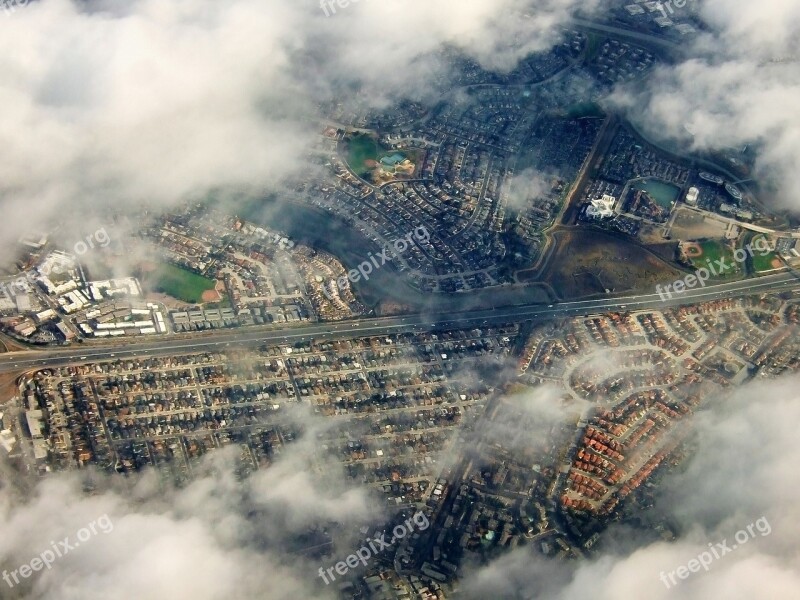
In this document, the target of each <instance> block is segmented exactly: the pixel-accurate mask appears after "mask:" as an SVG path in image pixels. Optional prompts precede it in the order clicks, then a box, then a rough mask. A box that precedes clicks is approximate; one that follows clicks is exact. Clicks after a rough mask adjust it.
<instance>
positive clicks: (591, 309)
mask: <svg viewBox="0 0 800 600" xmlns="http://www.w3.org/2000/svg"><path fill="white" fill-rule="evenodd" d="M664 283H665V284H668V283H670V282H664ZM662 288H663V285H662ZM792 289H800V279H799V278H798V277H797V276H796V275H793V274H792V273H790V272H781V273H776V274H774V275H767V276H764V277H759V278H755V279H747V280H744V281H737V282H732V283H724V284H717V285H707V286H706V287H705V288H696V289H692V290H687V291H686V292H684V293H682V294H675V293H673V297H672V298H671V299H670V298H667V299H666V300H663V299H662V298H661V297H660V296H659V295H658V294H657V293H653V294H637V295H633V296H615V297H610V298H602V299H597V300H579V301H574V302H561V303H558V304H551V305H549V306H548V305H543V304H527V305H520V306H508V307H500V308H495V309H490V310H479V311H470V312H453V313H448V314H428V315H426V314H418V315H409V316H399V317H380V318H371V319H359V320H357V321H342V322H336V323H306V324H302V325H294V326H290V327H284V328H280V329H277V328H270V329H258V330H254V329H252V328H248V329H239V330H236V329H228V330H224V331H220V332H216V333H213V334H210V335H203V336H202V337H197V338H195V339H192V338H189V339H174V338H170V337H162V338H160V339H159V340H147V341H142V342H135V343H130V342H127V343H125V345H124V346H123V345H117V346H98V345H93V344H92V345H89V344H87V345H82V346H78V345H75V346H70V347H68V348H48V349H46V350H25V351H21V352H9V353H6V354H3V355H0V373H8V372H21V371H25V370H28V369H33V368H41V367H47V366H50V367H53V366H61V365H65V364H70V363H75V362H90V361H97V360H108V359H110V358H130V357H134V356H165V355H170V354H185V353H190V352H202V351H220V350H224V349H225V348H227V347H230V346H238V347H241V346H251V347H252V346H259V345H262V344H285V343H294V342H302V341H308V340H310V339H317V340H326V339H330V340H334V339H342V338H352V337H357V336H375V335H387V334H392V333H405V332H422V331H433V330H436V329H440V328H444V327H474V326H478V327H479V326H481V325H499V324H502V323H513V322H520V321H526V320H535V321H547V320H552V319H558V318H564V317H574V316H578V315H594V314H603V313H607V312H615V311H629V310H654V309H655V310H658V309H664V308H668V307H672V306H679V305H682V304H696V303H698V302H707V301H711V300H718V299H722V298H729V297H734V296H741V295H744V294H751V293H766V292H773V293H775V292H782V291H789V290H792Z"/></svg>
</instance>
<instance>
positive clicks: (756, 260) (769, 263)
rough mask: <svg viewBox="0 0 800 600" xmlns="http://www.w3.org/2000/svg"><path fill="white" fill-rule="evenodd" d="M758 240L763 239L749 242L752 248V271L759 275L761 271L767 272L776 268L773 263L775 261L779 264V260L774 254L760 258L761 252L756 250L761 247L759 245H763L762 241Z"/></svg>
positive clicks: (756, 238)
mask: <svg viewBox="0 0 800 600" xmlns="http://www.w3.org/2000/svg"><path fill="white" fill-rule="evenodd" d="M759 240H763V238H759V237H755V238H753V240H752V241H751V242H750V245H751V246H752V247H753V248H754V252H753V270H754V271H755V272H756V273H760V272H761V271H769V270H770V269H774V268H775V267H776V265H774V264H773V261H775V260H777V261H778V262H780V259H779V258H778V255H777V254H775V253H774V252H769V253H768V254H766V255H765V256H761V252H760V251H759V250H758V248H759V247H761V244H763V243H764V242H763V241H759Z"/></svg>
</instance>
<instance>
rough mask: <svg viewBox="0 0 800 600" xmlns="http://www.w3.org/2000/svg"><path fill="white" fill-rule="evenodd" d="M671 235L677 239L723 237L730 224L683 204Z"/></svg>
mask: <svg viewBox="0 0 800 600" xmlns="http://www.w3.org/2000/svg"><path fill="white" fill-rule="evenodd" d="M676 211H677V214H676V215H675V221H674V222H673V224H672V228H671V229H670V236H671V237H672V239H675V240H699V239H702V238H722V237H724V236H725V232H726V231H727V229H728V224H727V223H723V222H722V221H718V220H716V219H711V218H708V217H706V216H705V215H702V214H701V213H698V212H695V211H693V210H689V209H687V208H684V207H682V206H679V207H678V208H677V209H676Z"/></svg>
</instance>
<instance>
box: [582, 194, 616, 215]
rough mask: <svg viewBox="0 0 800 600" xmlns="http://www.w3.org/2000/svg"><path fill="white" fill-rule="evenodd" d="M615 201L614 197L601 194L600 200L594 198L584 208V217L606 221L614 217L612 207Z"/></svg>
mask: <svg viewBox="0 0 800 600" xmlns="http://www.w3.org/2000/svg"><path fill="white" fill-rule="evenodd" d="M616 203H617V199H616V198H614V196H609V195H608V194H603V197H602V198H595V199H594V200H592V201H591V203H590V204H589V206H587V207H586V215H587V216H589V217H592V218H594V219H607V218H609V217H613V216H614V205H616Z"/></svg>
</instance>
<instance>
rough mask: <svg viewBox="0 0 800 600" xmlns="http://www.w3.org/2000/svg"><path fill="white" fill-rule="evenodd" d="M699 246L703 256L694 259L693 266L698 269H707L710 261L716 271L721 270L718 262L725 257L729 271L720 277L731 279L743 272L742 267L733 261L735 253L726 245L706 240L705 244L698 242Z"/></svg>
mask: <svg viewBox="0 0 800 600" xmlns="http://www.w3.org/2000/svg"><path fill="white" fill-rule="evenodd" d="M698 245H699V246H700V247H701V248H702V249H703V254H702V255H701V256H698V257H696V258H693V259H692V265H694V266H695V267H696V268H698V269H699V268H700V267H706V268H707V266H708V265H707V264H706V263H707V261H709V260H710V261H711V263H712V264H713V265H714V268H715V269H716V268H719V267H718V266H717V264H716V261H717V260H719V259H721V258H723V257H724V259H725V264H726V265H728V269H727V270H726V271H725V272H723V273H721V274H720V275H719V277H720V278H722V279H724V278H725V277H731V276H733V275H737V274H738V273H740V272H741V270H742V268H741V265H739V263H737V262H736V261H735V260H734V259H733V251H732V250H731V249H730V248H729V247H728V246H727V245H725V244H724V243H722V242H719V241H717V240H705V241H703V242H698Z"/></svg>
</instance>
